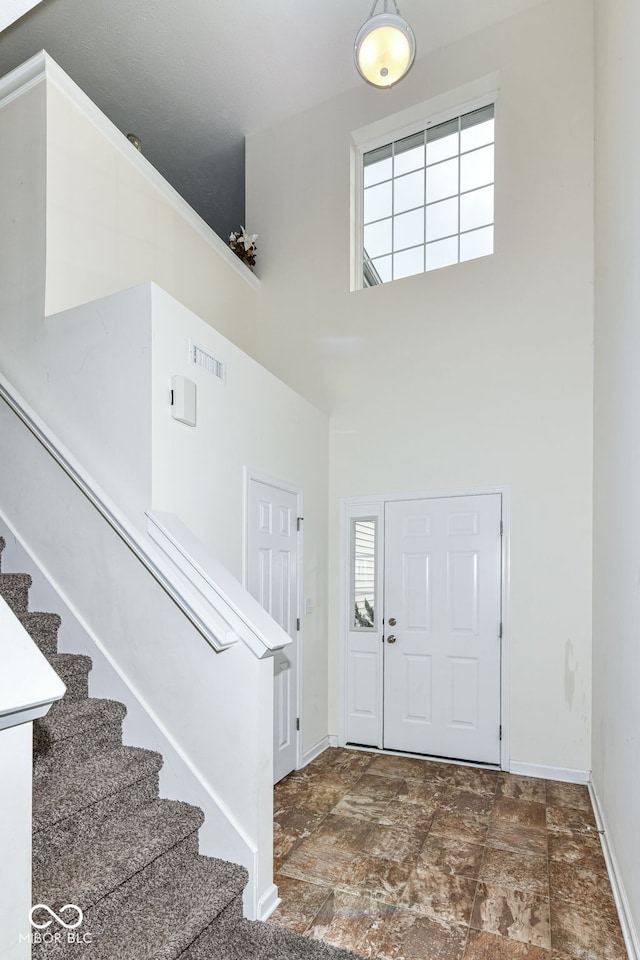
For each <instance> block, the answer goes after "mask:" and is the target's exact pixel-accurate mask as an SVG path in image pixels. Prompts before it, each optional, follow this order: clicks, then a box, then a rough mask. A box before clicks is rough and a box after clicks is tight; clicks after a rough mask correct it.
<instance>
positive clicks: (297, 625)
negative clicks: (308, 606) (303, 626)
mask: <svg viewBox="0 0 640 960" xmlns="http://www.w3.org/2000/svg"><path fill="white" fill-rule="evenodd" d="M296 630H297V631H298V633H300V617H298V619H297V620H296Z"/></svg>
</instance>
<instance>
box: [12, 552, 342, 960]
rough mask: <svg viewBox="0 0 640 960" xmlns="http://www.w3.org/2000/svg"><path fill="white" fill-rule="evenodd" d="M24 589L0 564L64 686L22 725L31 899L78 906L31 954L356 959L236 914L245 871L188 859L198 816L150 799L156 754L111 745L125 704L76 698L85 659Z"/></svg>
mask: <svg viewBox="0 0 640 960" xmlns="http://www.w3.org/2000/svg"><path fill="white" fill-rule="evenodd" d="M4 546H5V542H4V540H3V539H2V537H0V562H1V554H2V550H3V548H4ZM30 586H31V577H29V576H28V575H26V574H19V573H2V572H1V567H0V596H2V597H4V599H5V600H6V601H7V603H8V604H9V606H10V607H11V608H12V609H13V611H14V613H15V614H16V616H18V618H19V619H20V621H21V622H22V624H23V626H24V627H25V629H26V630H27V632H28V633H29V634H30V636H31V637H32V639H33V640H34V641H35V643H36V644H37V645H38V647H39V648H40V650H41V651H42V653H43V654H44V655H45V656H46V657H47V659H48V660H49V662H50V663H51V665H52V666H53V668H54V669H55V670H56V671H57V673H58V674H59V675H60V676H61V677H62V679H63V680H64V682H65V684H66V685H67V693H66V695H65V697H64V699H63V700H62V701H61V702H60V703H58V704H54V706H53V707H52V708H51V710H50V711H49V713H48V714H47V716H46V717H43V718H42V719H41V720H38V721H36V723H35V724H34V740H33V759H34V768H33V902H34V903H44V904H47V905H48V906H49V907H51V908H52V909H53V910H56V909H60V908H61V907H63V906H64V905H65V904H69V903H74V904H77V905H78V906H79V907H81V908H82V910H83V911H84V920H83V923H82V926H81V928H79V929H78V931H74V932H73V933H72V934H70V935H68V934H67V933H66V932H63V935H61V937H60V940H59V942H57V943H51V942H47V943H37V942H36V943H35V944H34V946H33V952H32V956H33V960H45V958H46V960H71V958H77V960H177V958H182V960H357V957H356V954H353V953H350V952H348V951H346V950H339V949H336V948H335V947H332V946H330V945H329V944H326V943H322V942H321V941H318V940H312V939H310V938H307V937H303V936H300V935H299V934H297V933H293V932H291V931H288V930H285V929H282V928H280V927H276V926H272V925H271V924H266V923H260V922H256V921H250V920H245V919H243V916H242V891H243V889H244V886H245V884H246V882H247V872H246V870H245V869H244V868H243V867H240V866H238V865H237V864H233V863H228V862H226V861H223V860H216V859H215V858H212V857H203V856H200V855H199V853H198V830H199V827H200V825H201V824H202V822H203V815H202V811H201V810H199V809H198V808H197V807H193V806H190V805H189V804H186V803H180V802H178V801H172V800H162V799H160V798H159V796H158V774H159V771H160V768H161V766H162V757H161V756H160V755H159V754H157V753H153V752H152V751H150V750H143V749H140V748H137V747H129V746H126V747H125V746H123V744H122V721H123V719H124V717H125V714H126V708H125V707H124V705H123V704H121V703H116V702H115V701H112V700H98V699H94V698H90V697H89V696H88V676H89V672H90V670H91V659H90V658H89V657H86V656H81V655H79V654H68V653H65V654H61V653H58V646H57V637H58V629H59V627H60V623H61V621H60V617H59V616H57V615H56V614H52V613H39V612H31V611H29V606H28V604H29V588H30ZM68 936H71V937H73V938H74V941H75V942H74V941H72V942H68V939H67V938H68ZM87 936H89V939H87V940H86V942H77V940H78V939H80V941H82V937H87Z"/></svg>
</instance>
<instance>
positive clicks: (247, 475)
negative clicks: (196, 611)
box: [242, 466, 304, 770]
mask: <svg viewBox="0 0 640 960" xmlns="http://www.w3.org/2000/svg"><path fill="white" fill-rule="evenodd" d="M252 480H255V481H257V482H258V483H266V484H268V485H269V486H270V487H275V488H276V489H277V490H284V491H285V492H286V493H292V494H294V496H295V497H296V509H297V515H298V517H304V512H303V506H302V490H301V489H300V487H296V486H293V484H291V483H287V482H286V481H284V480H280V479H279V478H278V477H272V476H270V475H269V474H267V473H263V472H262V471H261V470H254V469H253V468H252V467H246V466H245V468H244V470H243V487H244V498H243V499H244V505H243V514H244V516H243V522H244V538H243V541H244V542H243V545H242V584H243V586H244V588H245V590H246V589H247V584H248V582H249V490H250V486H251V481H252ZM303 530H304V523H301V524H300V529H299V530H298V535H297V537H296V565H297V571H298V589H297V596H296V617H297V619H298V622H299V624H300V629H299V630H298V631H297V633H298V638H297V644H298V650H297V654H298V657H297V666H296V676H295V706H296V716H297V717H299V718H300V729H299V730H297V731H296V770H299V769H300V768H301V767H302V765H303V764H302V725H303V724H302V658H303V643H302V640H303V626H304V617H303V616H302V597H303V583H302V579H303V566H302V563H303V539H302V534H303ZM271 723H272V725H273V710H272V716H271Z"/></svg>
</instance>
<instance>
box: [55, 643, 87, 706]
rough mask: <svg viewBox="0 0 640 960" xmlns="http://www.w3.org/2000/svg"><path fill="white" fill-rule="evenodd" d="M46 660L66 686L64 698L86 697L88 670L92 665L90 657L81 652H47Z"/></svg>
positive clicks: (78, 698) (76, 698) (77, 698)
mask: <svg viewBox="0 0 640 960" xmlns="http://www.w3.org/2000/svg"><path fill="white" fill-rule="evenodd" d="M46 657H47V660H48V661H49V663H50V664H51V666H52V667H53V669H54V670H55V672H56V673H57V674H58V676H59V677H60V679H61V680H63V681H64V684H65V686H66V688H67V692H66V693H65V695H64V696H65V700H67V702H68V701H69V700H81V699H83V698H85V699H86V697H87V694H88V682H89V672H90V670H91V667H92V666H93V661H92V660H91V657H87V656H85V655H84V654H81V653H53V654H52V653H49V654H47V655H46Z"/></svg>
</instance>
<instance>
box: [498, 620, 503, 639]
mask: <svg viewBox="0 0 640 960" xmlns="http://www.w3.org/2000/svg"><path fill="white" fill-rule="evenodd" d="M498 640H502V624H500V629H499V631H498Z"/></svg>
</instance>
